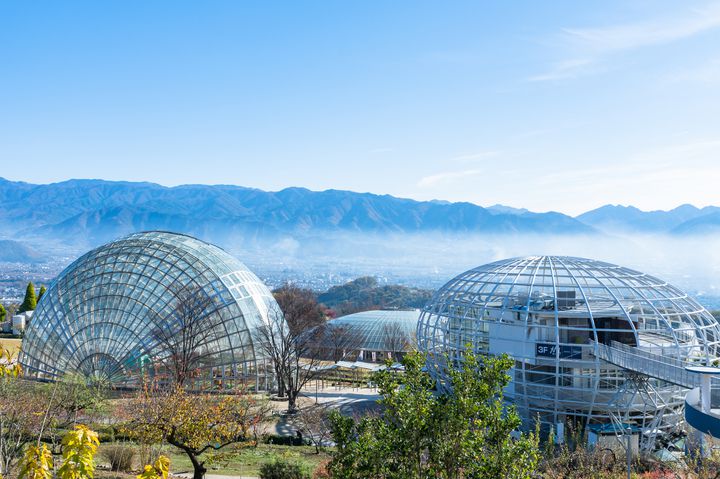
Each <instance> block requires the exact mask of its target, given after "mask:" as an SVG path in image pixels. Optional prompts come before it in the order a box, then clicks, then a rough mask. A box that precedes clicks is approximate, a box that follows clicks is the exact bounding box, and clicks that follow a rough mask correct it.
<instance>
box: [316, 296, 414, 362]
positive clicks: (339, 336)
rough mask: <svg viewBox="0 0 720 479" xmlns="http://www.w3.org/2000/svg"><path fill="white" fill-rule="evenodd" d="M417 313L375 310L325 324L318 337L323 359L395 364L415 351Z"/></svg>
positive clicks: (343, 317)
mask: <svg viewBox="0 0 720 479" xmlns="http://www.w3.org/2000/svg"><path fill="white" fill-rule="evenodd" d="M419 316H420V311H419V310H417V309H414V310H375V311H363V312H360V313H354V314H348V315H346V316H341V317H339V318H335V319H332V320H330V321H328V322H327V324H326V325H324V326H322V327H323V328H324V334H322V335H321V336H320V337H321V338H322V339H321V348H322V353H323V357H324V358H325V359H328V360H333V361H335V362H337V361H341V360H352V361H355V360H357V361H365V362H377V363H382V362H384V361H386V360H388V359H393V360H395V361H398V360H400V359H401V358H402V356H403V355H404V354H405V353H407V352H408V351H411V350H413V349H415V345H416V341H415V331H416V330H417V324H418V317H419Z"/></svg>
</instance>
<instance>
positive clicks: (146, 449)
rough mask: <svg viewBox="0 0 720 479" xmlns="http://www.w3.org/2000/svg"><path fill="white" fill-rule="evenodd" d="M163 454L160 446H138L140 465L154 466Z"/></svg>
mask: <svg viewBox="0 0 720 479" xmlns="http://www.w3.org/2000/svg"><path fill="white" fill-rule="evenodd" d="M162 453H163V447H162V446H161V445H160V444H143V443H141V444H140V447H139V449H138V455H139V458H140V464H141V465H142V464H155V462H156V461H157V460H158V459H160V456H161V455H162Z"/></svg>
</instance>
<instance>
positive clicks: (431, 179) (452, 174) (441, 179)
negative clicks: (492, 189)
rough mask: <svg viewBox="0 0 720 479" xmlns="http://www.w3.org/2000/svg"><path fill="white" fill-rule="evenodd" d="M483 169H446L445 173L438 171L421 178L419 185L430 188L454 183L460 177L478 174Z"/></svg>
mask: <svg viewBox="0 0 720 479" xmlns="http://www.w3.org/2000/svg"><path fill="white" fill-rule="evenodd" d="M482 171H483V170H480V169H472V170H463V171H446V172H443V173H437V174H434V175H429V176H425V177H423V178H420V181H418V183H417V185H418V186H419V187H421V188H428V187H433V186H438V185H441V184H447V183H452V182H454V181H456V180H459V179H463V178H468V177H472V176H477V175H479V174H481V173H482Z"/></svg>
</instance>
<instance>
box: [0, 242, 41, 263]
mask: <svg viewBox="0 0 720 479" xmlns="http://www.w3.org/2000/svg"><path fill="white" fill-rule="evenodd" d="M44 259H45V257H44V256H43V255H42V254H40V253H38V252H37V251H35V250H34V249H33V248H31V247H30V246H27V245H25V244H23V243H21V242H19V241H13V240H0V262H3V263H39V262H41V261H43V260H44Z"/></svg>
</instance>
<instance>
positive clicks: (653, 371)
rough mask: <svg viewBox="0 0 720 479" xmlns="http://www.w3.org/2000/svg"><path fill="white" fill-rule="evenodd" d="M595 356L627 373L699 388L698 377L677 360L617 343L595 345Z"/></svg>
mask: <svg viewBox="0 0 720 479" xmlns="http://www.w3.org/2000/svg"><path fill="white" fill-rule="evenodd" d="M596 351H597V352H596V353H595V354H596V356H597V357H598V358H600V359H602V360H604V361H607V362H609V363H610V364H614V365H615V366H618V367H621V368H623V369H626V370H628V371H632V372H635V373H638V374H643V375H645V376H649V377H651V378H655V379H661V380H663V381H665V382H668V383H670V384H675V385H676V386H680V387H683V388H686V389H693V388H697V387H700V375H699V374H696V373H692V372H689V371H687V370H686V369H685V368H686V367H687V366H688V364H687V363H686V362H684V361H680V360H679V359H674V358H668V357H665V356H661V355H659V354H653V353H651V352H648V351H643V350H642V349H639V348H635V347H633V346H628V345H627V344H622V343H619V342H617V341H612V342H611V343H610V345H607V344H600V343H596Z"/></svg>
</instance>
